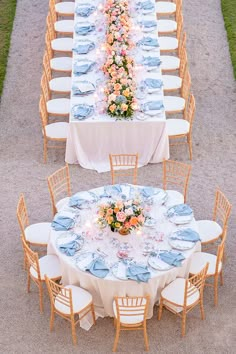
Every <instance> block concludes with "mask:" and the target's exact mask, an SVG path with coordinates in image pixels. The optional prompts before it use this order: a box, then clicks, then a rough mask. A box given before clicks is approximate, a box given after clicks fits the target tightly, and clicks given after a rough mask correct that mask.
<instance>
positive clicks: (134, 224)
mask: <svg viewBox="0 0 236 354" xmlns="http://www.w3.org/2000/svg"><path fill="white" fill-rule="evenodd" d="M129 222H130V225H131V226H136V225H137V224H138V219H137V218H136V216H133V217H132V218H131V219H130V221H129Z"/></svg>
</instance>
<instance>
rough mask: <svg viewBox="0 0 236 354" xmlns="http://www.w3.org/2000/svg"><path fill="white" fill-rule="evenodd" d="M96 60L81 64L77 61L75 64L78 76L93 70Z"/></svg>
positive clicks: (75, 71)
mask: <svg viewBox="0 0 236 354" xmlns="http://www.w3.org/2000/svg"><path fill="white" fill-rule="evenodd" d="M95 64H96V63H95V61H92V62H88V63H85V64H80V63H79V62H77V63H75V65H74V74H75V75H76V76H81V75H83V74H87V73H88V72H89V71H91V70H92V69H93V67H94V65H95Z"/></svg>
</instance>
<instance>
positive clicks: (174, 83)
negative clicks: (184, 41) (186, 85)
mask: <svg viewBox="0 0 236 354" xmlns="http://www.w3.org/2000/svg"><path fill="white" fill-rule="evenodd" d="M186 70H188V59H187V52H186V49H185V48H184V50H183V54H182V59H181V60H180V66H179V76H177V75H162V81H163V88H164V93H168V92H173V91H176V90H180V89H181V87H182V84H183V78H184V75H185V71H186Z"/></svg>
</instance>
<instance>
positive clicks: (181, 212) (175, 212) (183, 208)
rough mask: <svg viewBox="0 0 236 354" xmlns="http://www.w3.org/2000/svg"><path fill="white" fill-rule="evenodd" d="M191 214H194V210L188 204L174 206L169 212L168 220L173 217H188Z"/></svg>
mask: <svg viewBox="0 0 236 354" xmlns="http://www.w3.org/2000/svg"><path fill="white" fill-rule="evenodd" d="M191 214H193V210H192V209H191V208H190V206H189V205H188V204H178V205H174V206H172V207H171V208H169V209H168V210H167V217H168V218H172V217H173V216H186V215H191Z"/></svg>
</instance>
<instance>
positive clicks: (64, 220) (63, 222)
mask: <svg viewBox="0 0 236 354" xmlns="http://www.w3.org/2000/svg"><path fill="white" fill-rule="evenodd" d="M74 224H75V221H74V219H73V218H72V216H71V217H70V216H67V215H66V214H65V215H59V214H57V215H56V216H55V217H54V219H53V222H52V228H53V229H54V230H56V231H65V230H69V229H71V228H72V227H73V226H74Z"/></svg>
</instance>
